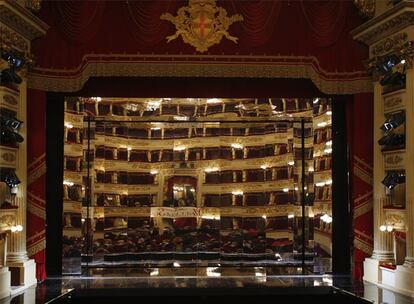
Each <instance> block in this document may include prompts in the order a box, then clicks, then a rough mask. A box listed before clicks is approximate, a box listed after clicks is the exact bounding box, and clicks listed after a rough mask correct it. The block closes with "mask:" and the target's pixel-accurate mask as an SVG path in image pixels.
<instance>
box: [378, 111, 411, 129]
mask: <svg viewBox="0 0 414 304" xmlns="http://www.w3.org/2000/svg"><path fill="white" fill-rule="evenodd" d="M404 122H405V114H404V112H402V111H401V112H398V113H394V114H391V115H390V116H389V117H388V119H387V120H386V121H385V122H384V124H383V125H382V126H381V130H383V131H384V132H388V131H390V130H392V129H395V128H397V127H398V126H399V125H401V124H403V123H404Z"/></svg>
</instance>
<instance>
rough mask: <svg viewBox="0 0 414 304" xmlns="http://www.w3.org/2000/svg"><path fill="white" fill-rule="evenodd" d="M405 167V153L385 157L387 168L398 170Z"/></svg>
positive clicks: (390, 154)
mask: <svg viewBox="0 0 414 304" xmlns="http://www.w3.org/2000/svg"><path fill="white" fill-rule="evenodd" d="M403 166H404V154H403V153H389V154H386V155H385V168H386V169H396V168H400V167H403Z"/></svg>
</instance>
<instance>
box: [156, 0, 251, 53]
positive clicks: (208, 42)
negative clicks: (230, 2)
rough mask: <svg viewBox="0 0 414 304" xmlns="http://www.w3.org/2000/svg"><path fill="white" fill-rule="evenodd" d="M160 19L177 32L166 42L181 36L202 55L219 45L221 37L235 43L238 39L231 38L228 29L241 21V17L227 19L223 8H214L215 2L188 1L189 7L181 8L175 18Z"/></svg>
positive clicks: (163, 17) (206, 0) (235, 16)
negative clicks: (173, 27)
mask: <svg viewBox="0 0 414 304" xmlns="http://www.w3.org/2000/svg"><path fill="white" fill-rule="evenodd" d="M161 19H162V20H167V21H170V22H171V23H173V24H174V25H175V28H176V30H177V31H176V33H175V34H174V35H171V36H168V37H167V38H166V39H167V42H170V41H172V40H174V39H177V38H178V37H180V36H181V37H182V39H183V41H184V43H187V44H190V45H192V46H194V47H195V48H196V50H197V51H198V52H201V53H203V52H206V51H207V50H208V49H209V47H211V46H213V45H215V44H218V43H220V42H221V39H222V38H223V36H224V37H226V38H227V39H228V40H230V41H233V42H234V43H237V40H238V38H237V37H234V36H231V35H230V34H229V32H228V29H229V27H230V25H232V24H233V23H234V22H237V21H242V20H243V17H242V16H241V15H233V16H231V17H228V16H227V11H226V10H225V9H224V8H222V7H217V6H216V0H189V5H188V6H184V7H181V8H180V9H179V10H178V12H177V16H173V15H171V14H170V13H165V14H162V15H161Z"/></svg>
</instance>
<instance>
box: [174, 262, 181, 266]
mask: <svg viewBox="0 0 414 304" xmlns="http://www.w3.org/2000/svg"><path fill="white" fill-rule="evenodd" d="M173 266H174V267H181V265H180V264H179V263H178V262H174V263H173Z"/></svg>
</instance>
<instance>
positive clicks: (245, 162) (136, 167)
mask: <svg viewBox="0 0 414 304" xmlns="http://www.w3.org/2000/svg"><path fill="white" fill-rule="evenodd" d="M291 160H293V155H292V154H291V153H288V154H283V155H275V156H268V157H260V158H246V159H235V160H223V159H218V160H197V161H190V162H189V163H191V164H194V168H174V167H173V166H174V164H176V162H157V163H144V162H128V161H125V160H124V161H123V160H106V159H101V158H95V160H94V168H95V169H96V170H98V171H126V172H149V171H150V170H151V169H157V170H160V171H161V170H162V171H163V174H167V172H166V171H165V170H171V172H173V173H174V174H176V173H177V172H178V171H180V170H190V172H194V173H195V172H196V171H195V170H197V169H205V168H212V167H218V168H220V171H225V170H234V168H238V169H239V170H242V169H258V168H260V166H262V165H264V164H265V165H267V166H268V167H285V166H287V163H288V162H289V161H291ZM65 172H71V171H65Z"/></svg>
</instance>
